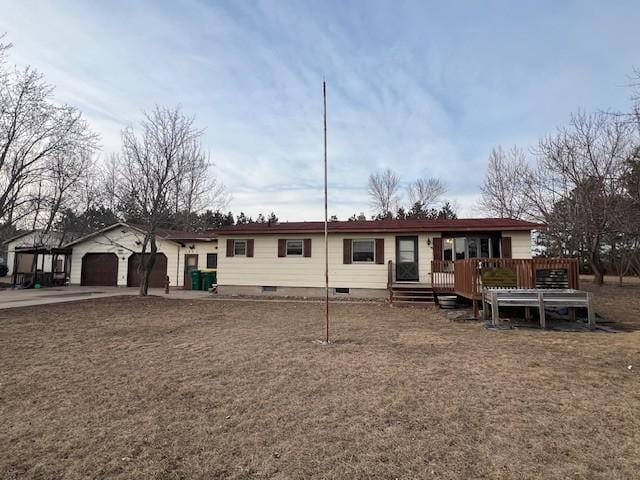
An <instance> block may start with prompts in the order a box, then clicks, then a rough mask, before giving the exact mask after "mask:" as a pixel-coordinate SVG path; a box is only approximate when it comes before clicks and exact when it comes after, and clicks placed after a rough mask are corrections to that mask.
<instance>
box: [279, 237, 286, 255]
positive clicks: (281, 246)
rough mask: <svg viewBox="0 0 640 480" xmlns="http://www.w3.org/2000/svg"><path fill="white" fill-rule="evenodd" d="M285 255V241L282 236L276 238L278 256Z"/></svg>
mask: <svg viewBox="0 0 640 480" xmlns="http://www.w3.org/2000/svg"><path fill="white" fill-rule="evenodd" d="M286 256H287V241H286V240H285V239H284V238H279V239H278V257H286Z"/></svg>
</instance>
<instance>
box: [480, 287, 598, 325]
mask: <svg viewBox="0 0 640 480" xmlns="http://www.w3.org/2000/svg"><path fill="white" fill-rule="evenodd" d="M488 305H491V323H492V325H498V324H499V323H500V314H499V311H500V307H525V308H527V309H529V308H531V307H536V308H538V309H539V310H540V328H546V319H545V313H544V310H545V308H546V307H560V308H570V309H571V312H572V317H573V318H575V310H574V309H575V308H586V309H587V317H588V323H589V328H590V329H593V328H595V326H596V320H595V311H594V310H593V306H592V303H591V294H590V293H589V292H585V291H582V290H573V289H563V290H559V289H500V288H485V289H484V290H483V291H482V315H483V318H484V319H485V320H486V319H487V318H488V313H489V309H488V308H487V306H488Z"/></svg>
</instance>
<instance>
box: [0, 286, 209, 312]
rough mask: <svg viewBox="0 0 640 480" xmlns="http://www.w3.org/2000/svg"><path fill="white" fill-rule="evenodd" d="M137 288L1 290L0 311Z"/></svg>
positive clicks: (192, 294)
mask: <svg viewBox="0 0 640 480" xmlns="http://www.w3.org/2000/svg"><path fill="white" fill-rule="evenodd" d="M137 294H138V289H137V288H126V287H52V288H40V289H27V290H21V289H15V290H14V289H5V290H0V309H5V308H16V307H31V306H35V305H47V304H51V303H62V302H75V301H77V300H87V299H91V298H103V297H115V296H118V295H137ZM149 294H150V295H158V296H163V297H164V296H168V297H170V298H189V299H205V298H210V297H209V295H208V293H207V292H201V291H191V290H182V289H178V288H176V289H173V290H171V292H170V293H169V295H167V294H165V293H164V289H161V288H151V289H149Z"/></svg>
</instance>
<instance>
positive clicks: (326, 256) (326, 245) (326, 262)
mask: <svg viewBox="0 0 640 480" xmlns="http://www.w3.org/2000/svg"><path fill="white" fill-rule="evenodd" d="M322 100H323V105H324V282H325V283H324V284H325V320H326V327H327V328H326V339H325V340H326V342H327V343H329V228H328V221H329V216H328V208H327V196H328V195H327V82H326V81H325V80H322Z"/></svg>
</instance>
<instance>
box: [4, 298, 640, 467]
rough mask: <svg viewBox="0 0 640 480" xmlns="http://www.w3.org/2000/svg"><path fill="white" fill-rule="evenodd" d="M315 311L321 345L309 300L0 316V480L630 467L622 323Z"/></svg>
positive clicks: (637, 340)
mask: <svg viewBox="0 0 640 480" xmlns="http://www.w3.org/2000/svg"><path fill="white" fill-rule="evenodd" d="M633 308H636V310H635V311H633V312H631V311H630V312H629V314H630V315H631V314H633V315H635V316H637V315H638V313H639V312H638V310H637V306H636V307H633ZM332 315H333V319H334V328H333V336H334V338H336V339H337V343H336V344H334V345H331V346H323V345H318V344H316V343H314V340H315V339H318V338H320V337H321V336H322V331H323V323H322V306H321V305H318V304H300V303H273V304H265V303H257V302H246V303H245V302H231V301H224V302H207V301H193V302H189V301H178V300H166V299H161V298H147V299H139V298H135V297H122V298H109V299H101V300H95V301H85V302H77V303H70V304H59V305H53V306H47V307H39V308H30V309H19V310H5V311H3V312H1V313H0V329H1V330H0V331H1V332H2V335H1V336H0V383H1V385H0V418H1V423H0V452H2V455H0V478H70V479H80V478H121V479H129V478H158V479H165V478H166V479H181V478H184V479H187V478H203V479H204V478H207V479H212V478H233V479H249V478H274V479H288V478H327V479H360V478H363V479H364V478H391V479H393V478H444V479H447V478H545V479H550V478H607V479H611V478H613V479H616V478H618V479H623V478H624V479H628V478H637V475H638V472H640V417H639V416H638V412H640V376H639V373H640V332H633V333H622V334H604V333H560V332H551V331H545V332H542V331H535V330H518V331H498V332H495V331H487V330H485V329H484V327H483V326H482V325H480V324H479V323H466V324H464V323H450V322H448V321H446V320H444V319H443V317H442V316H441V315H440V313H439V312H438V311H436V310H417V309H401V308H390V307H387V306H384V305H378V304H370V305H369V304H367V305H353V304H340V305H335V306H332ZM628 365H634V368H633V369H632V370H628V369H627V366H628Z"/></svg>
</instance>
